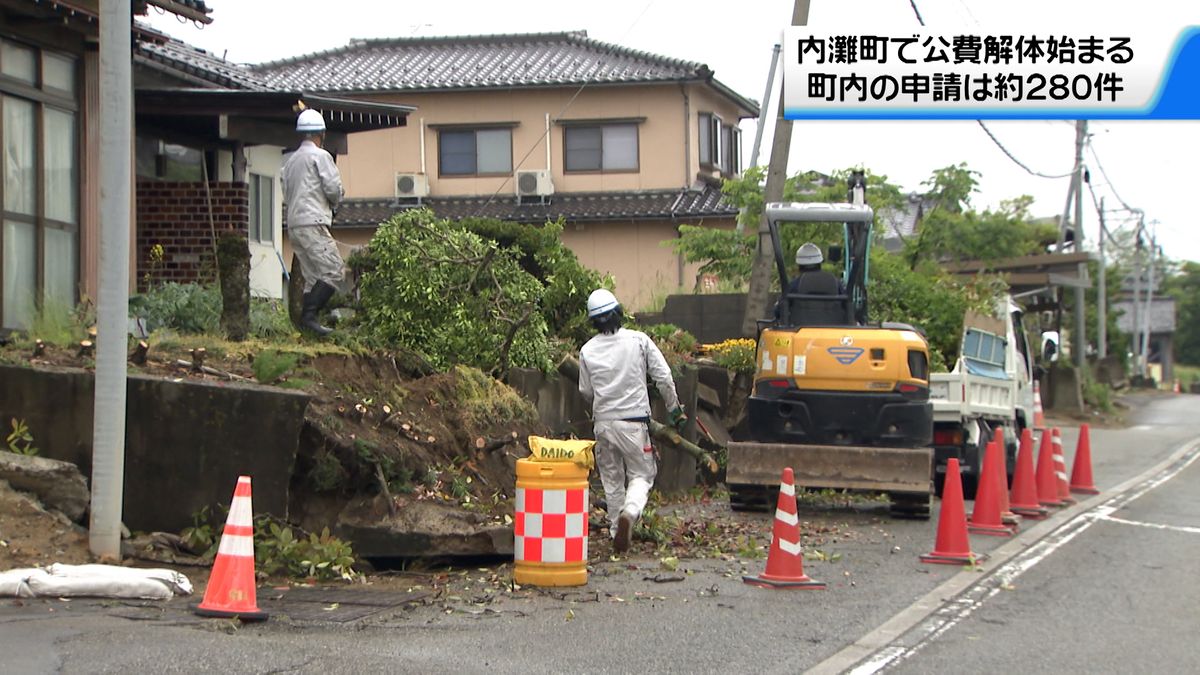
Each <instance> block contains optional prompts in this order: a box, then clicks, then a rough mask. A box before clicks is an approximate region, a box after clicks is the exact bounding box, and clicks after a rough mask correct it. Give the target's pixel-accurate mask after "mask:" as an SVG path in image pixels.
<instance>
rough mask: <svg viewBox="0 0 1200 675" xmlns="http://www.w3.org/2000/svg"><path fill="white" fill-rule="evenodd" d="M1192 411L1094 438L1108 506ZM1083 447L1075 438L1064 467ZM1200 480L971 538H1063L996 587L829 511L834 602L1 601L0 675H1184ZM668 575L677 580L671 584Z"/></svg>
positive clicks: (725, 577) (734, 576)
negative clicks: (320, 607)
mask: <svg viewBox="0 0 1200 675" xmlns="http://www.w3.org/2000/svg"><path fill="white" fill-rule="evenodd" d="M1197 415H1200V397H1191V396H1180V397H1173V398H1171V397H1154V398H1152V399H1150V400H1149V402H1148V403H1147V405H1146V406H1145V407H1144V408H1142V409H1141V410H1140V412H1139V416H1138V417H1137V418H1136V419H1135V424H1137V425H1138V426H1136V427H1133V428H1131V429H1127V430H1122V431H1102V430H1093V432H1092V453H1093V468H1094V471H1095V475H1096V482H1097V485H1098V486H1099V487H1100V488H1101V489H1103V490H1105V491H1106V494H1104V495H1101V496H1100V497H1099V498H1096V504H1100V503H1102V502H1106V501H1109V500H1111V499H1112V498H1113V497H1114V496H1115V495H1114V494H1113V493H1111V489H1112V488H1114V487H1117V486H1119V485H1120V484H1122V483H1124V482H1127V481H1129V480H1130V479H1132V478H1134V477H1135V476H1138V475H1139V474H1141V473H1143V472H1145V471H1147V470H1148V469H1150V468H1151V467H1152V466H1154V465H1156V464H1159V463H1160V462H1163V461H1164V460H1166V459H1167V458H1168V457H1169V456H1171V453H1172V452H1173V451H1177V450H1178V449H1179V447H1180V445H1181V444H1182V443H1183V442H1184V441H1185V440H1188V439H1189V438H1190V437H1191V436H1193V435H1195V433H1196V432H1195V431H1194V427H1193V426H1191V425H1190V424H1189V418H1191V419H1194V418H1196V417H1197ZM1075 438H1076V431H1075V430H1074V429H1069V428H1064V446H1065V447H1066V448H1067V451H1068V456H1070V455H1071V454H1072V453H1073V450H1074V447H1075ZM1198 477H1200V461H1197V462H1196V463H1195V464H1193V465H1191V466H1189V467H1188V468H1186V469H1183V470H1182V471H1181V472H1180V473H1179V474H1178V475H1176V476H1175V477H1173V478H1171V479H1170V480H1167V481H1166V482H1163V483H1161V484H1159V485H1157V486H1155V487H1153V488H1151V489H1148V490H1146V491H1145V492H1144V494H1141V496H1139V497H1137V498H1136V499H1132V500H1127V501H1126V502H1120V503H1117V504H1116V505H1117V506H1118V507H1119V508H1116V509H1113V510H1111V511H1107V512H1105V515H1106V518H1099V517H1091V518H1073V517H1072V518H1068V517H1067V516H1068V515H1069V514H1068V513H1062V514H1059V516H1058V517H1056V518H1057V520H1061V521H1069V522H1077V523H1084V524H1087V527H1086V529H1083V530H1081V531H1079V532H1076V533H1075V534H1074V535H1073V536H1072V537H1071V538H1065V535H1064V534H1062V532H1061V531H1059V532H1058V534H1055V530H1058V529H1059V528H1060V527H1062V526H1063V524H1064V523H1060V522H1057V520H1056V521H1047V522H1044V523H1042V524H1039V525H1036V526H1031V527H1026V528H1025V534H1024V535H1023V537H1022V538H1021V540H1019V541H1009V540H1004V539H998V538H993V537H975V538H973V539H972V546H973V548H975V549H976V550H979V551H984V552H987V551H993V552H996V553H999V552H1002V551H1005V550H1009V549H1011V550H1012V551H1015V552H1017V553H1022V554H1025V555H1028V554H1029V553H1028V552H1029V551H1034V552H1036V551H1037V548H1036V547H1031V546H1030V545H1031V544H1033V543H1034V541H1035V540H1037V539H1042V540H1043V542H1046V541H1051V540H1054V541H1056V542H1057V541H1058V540H1059V539H1065V540H1064V541H1061V542H1059V543H1058V544H1057V548H1055V549H1054V550H1053V551H1051V552H1049V553H1047V554H1046V555H1044V556H1042V557H1041V558H1039V561H1038V563H1037V564H1035V565H1033V566H1031V567H1027V568H1024V569H1023V571H1022V572H1021V574H1019V575H1017V576H1015V577H1013V578H1011V579H1010V580H1009V581H1008V582H1006V583H1005V584H1004V586H1006V587H1005V588H1002V589H997V588H996V587H992V590H990V591H989V590H988V586H987V584H988V583H993V584H994V583H995V579H996V573H997V572H998V571H1002V568H1003V566H1004V564H1005V562H1004V561H1005V559H1006V558H1004V557H999V559H998V561H997V562H996V563H995V564H994V565H993V564H992V563H988V564H986V565H985V566H984V569H983V570H982V571H964V570H962V569H961V568H957V567H948V566H941V565H925V564H922V563H920V562H919V561H918V560H917V555H918V554H920V553H926V552H928V551H929V550H930V549H931V548H932V544H933V535H934V528H935V522H936V521H930V522H912V521H891V520H888V519H887V518H884V517H880V516H879V515H877V514H873V513H858V512H853V511H846V512H842V513H838V514H836V515H835V516H834V517H836V518H838V519H840V520H842V521H843V522H844V523H845V524H846V525H848V526H849V527H848V528H847V529H849V530H853V531H854V532H856V533H858V535H857V536H855V537H851V538H847V539H845V540H838V541H832V542H828V543H827V544H826V545H825V547H824V549H823V550H824V552H825V553H827V554H829V555H830V556H832V555H833V554H840V556H839V558H838V560H837V561H836V562H826V561H810V562H806V563H805V571H806V572H807V573H808V574H809V575H810V576H812V577H814V578H816V579H819V580H822V581H826V582H827V583H828V585H829V587H828V589H826V590H823V591H769V590H764V589H759V588H756V587H752V586H748V585H746V584H744V583H742V581H741V575H742V574H743V573H751V574H754V573H759V572H761V571H762V568H763V561H761V560H758V561H755V560H746V559H738V558H733V557H731V558H730V559H728V560H683V561H681V562H680V568H679V570H678V571H677V572H676V573H668V572H666V571H664V570H663V569H662V567H661V565H660V564H659V562H658V561H657V560H656V559H654V558H650V557H641V558H634V559H632V560H628V561H620V562H610V561H598V562H597V563H596V564H595V565H594V566H593V571H592V574H591V577H590V579H589V583H588V585H587V586H585V587H582V588H579V589H559V590H546V591H542V592H538V593H534V594H529V593H522V594H515V595H513V596H512V597H507V598H504V599H502V600H500V601H497V602H494V603H491V604H489V605H487V606H486V607H476V606H473V605H470V604H462V605H458V606H437V605H435V606H425V607H417V608H413V609H399V610H396V611H390V612H382V613H378V614H375V615H372V616H370V617H368V618H365V619H362V620H357V621H351V622H346V623H333V622H321V621H320V620H319V619H318V620H300V619H289V618H288V617H287V616H284V615H277V616H275V617H273V618H272V620H271V621H269V622H267V623H264V624H248V625H244V626H241V627H235V626H234V625H232V624H230V623H229V622H227V621H222V620H215V621H214V620H201V619H199V618H197V617H195V616H194V615H192V613H191V612H190V611H189V610H188V603H187V602H185V601H184V600H182V599H178V600H173V601H171V602H169V603H165V604H163V605H152V606H145V605H144V604H142V603H119V602H111V601H109V602H97V601H75V602H61V601H57V600H49V601H46V600H37V601H23V602H21V603H19V604H18V603H14V602H13V601H10V600H2V601H0V670H2V671H3V672H13V673H25V672H31V673H40V672H65V673H76V672H86V673H106V672H114V673H115V672H145V671H155V672H204V671H215V670H224V671H231V672H261V673H266V672H302V673H318V672H319V673H351V672H354V673H362V672H384V671H386V672H435V673H441V672H447V673H449V672H455V673H464V672H465V673H475V672H480V673H482V672H489V673H492V672H497V673H521V674H522V675H528V673H530V672H584V673H590V672H620V673H630V672H739V671H740V672H766V673H770V672H780V673H783V672H787V673H794V672H800V671H804V670H807V669H809V668H812V667H814V666H818V667H822V666H823V667H824V668H826V669H829V668H830V667H831V664H840V665H838V667H837V668H835V669H834V670H833V672H837V671H838V670H842V669H847V668H849V667H852V666H854V665H855V663H856V662H858V657H860V656H861V657H863V658H865V661H862V663H866V664H868V667H869V668H870V669H879V668H883V667H888V668H892V669H896V670H901V671H903V672H942V671H945V672H962V671H964V670H967V669H971V670H976V671H981V672H989V671H996V670H1000V669H1002V668H1003V669H1009V668H1012V669H1014V670H1015V669H1019V668H1023V669H1025V670H1028V671H1030V672H1039V671H1046V670H1057V671H1068V672H1069V671H1078V672H1083V671H1087V672H1107V671H1108V670H1111V671H1112V672H1116V671H1118V670H1121V671H1128V670H1130V665H1131V664H1133V663H1136V664H1138V665H1140V666H1141V667H1142V668H1147V667H1148V668H1149V669H1150V670H1152V671H1154V672H1168V671H1175V672H1177V671H1181V670H1192V669H1194V667H1195V666H1194V664H1195V663H1196V662H1197V658H1196V657H1197V656H1198V654H1197V652H1196V651H1195V650H1196V647H1195V646H1194V644H1195V640H1194V637H1193V636H1194V635H1195V634H1196V628H1197V616H1198V610H1196V609H1195V608H1196V607H1197V602H1196V601H1197V600H1200V597H1198V594H1197V590H1196V589H1197V587H1196V585H1195V584H1194V583H1190V580H1189V579H1188V578H1187V575H1188V574H1189V572H1192V571H1194V569H1195V563H1194V561H1195V559H1196V558H1197V553H1200V536H1198V535H1197V534H1196V533H1195V532H1193V531H1192V530H1188V529H1186V528H1196V527H1197V526H1200V500H1198V499H1197V497H1196V496H1195V494H1194V491H1189V490H1188V487H1187V486H1188V481H1190V480H1195V479H1197V478H1198ZM1134 487H1135V488H1141V487H1145V486H1144V485H1140V484H1139V485H1138V486H1134ZM1135 491H1136V490H1135ZM1125 494H1126V496H1128V494H1132V493H1125ZM1091 504H1092V502H1090V501H1089V502H1084V503H1081V504H1079V505H1078V506H1077V507H1076V510H1077V511H1078V512H1079V513H1083V512H1084V511H1085V510H1087V509H1088V508H1089V505H1091ZM1089 512H1091V511H1089ZM1072 513H1074V512H1072ZM805 517H806V516H805V514H802V515H801V519H802V520H804V519H805ZM935 517H936V514H935ZM763 518H764V529H766V528H767V527H769V517H768V516H765V515H764V516H763ZM814 518H815V516H814ZM1118 518H1119V519H1122V520H1124V521H1133V522H1137V523H1149V524H1153V525H1170V526H1175V527H1176V528H1177V529H1169V528H1157V527H1151V526H1149V525H1137V524H1128V523H1125V522H1121V521H1118V520H1115V519H1118ZM1075 527H1080V525H1079V524H1077V525H1076V526H1075ZM1178 528H1183V529H1178ZM1046 535H1051V536H1046ZM1044 545H1045V544H1044V543H1042V544H1038V546H1044ZM1014 560H1015V559H1014ZM675 576H680V577H682V580H680V581H670V582H668V583H660V581H662V580H663V579H664V578H665V577H672V578H673V577H675ZM656 577H657V578H658V580H659V581H655V578H656ZM919 600H920V601H922V603H921V604H919V605H918V606H917V607H914V606H913V603H914V602H916V601H919ZM976 600H978V601H979V602H978V604H977V605H971V604H970V603H973V602H975V601H976ZM192 601H193V602H194V601H195V600H194V599H193V600H192ZM967 606H970V607H971V611H970V612H968V613H967V614H966V616H963V617H958V618H957V619H956V620H955V621H953V622H952V623H951V622H948V621H944V622H943V626H944V628H943V629H941V630H940V631H939V632H937V633H936V634H935V635H933V634H932V633H931V632H930V631H928V630H924V629H925V627H927V626H928V625H929V623H928V622H929V621H930V620H933V618H936V617H938V616H939V614H938V610H939V609H940V610H941V614H940V616H943V617H945V616H948V615H953V614H954V612H953V611H951V612H947V611H946V610H947V607H949V608H950V609H951V610H953V609H956V608H958V609H961V608H963V607H967ZM926 615H929V617H932V618H923V617H925V616H926ZM905 617H907V619H908V624H909V628H910V629H909V630H907V632H905V633H903V634H900V633H898V634H896V635H891V634H889V632H888V630H878V629H879V628H880V627H881V626H884V627H885V628H886V627H888V626H894V625H896V622H897V620H898V619H900V618H905ZM889 622H891V623H889ZM923 630H924V632H922V631H923ZM931 635H932V637H931ZM881 636H882V637H881ZM867 638H872V639H871V640H867ZM860 640H863V644H868V643H869V644H870V645H871V648H870V649H868V650H866V651H862V653H860V654H856V655H855V658H854V660H848V659H847V657H846V654H847V650H846V648H847V647H848V646H849V647H851V650H850V651H852V650H853V645H852V643H855V642H856V641H860ZM877 648H882V649H883V651H879V650H878V649H877ZM880 654H885V655H887V658H885V659H881V658H880V656H879V655H880ZM839 657H840V660H839ZM829 659H833V660H832V661H830V660H829ZM1187 665H1191V667H1190V668H1188V667H1186V666H1187Z"/></svg>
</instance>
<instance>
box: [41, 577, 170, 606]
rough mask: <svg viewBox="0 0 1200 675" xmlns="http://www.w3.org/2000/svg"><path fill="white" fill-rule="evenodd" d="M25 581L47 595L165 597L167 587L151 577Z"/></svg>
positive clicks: (55, 596)
mask: <svg viewBox="0 0 1200 675" xmlns="http://www.w3.org/2000/svg"><path fill="white" fill-rule="evenodd" d="M28 584H29V587H30V588H31V589H33V592H34V594H35V595H37V596H39V597H47V598H81V597H99V598H128V599H139V600H166V599H168V598H170V597H171V595H172V593H171V589H170V588H167V585H166V584H164V583H162V582H161V581H157V580H155V579H113V578H110V577H102V576H92V577H57V576H54V575H52V574H47V575H46V576H44V577H41V576H32V577H30V578H29V579H28Z"/></svg>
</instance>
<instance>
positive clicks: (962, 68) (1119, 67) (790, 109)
mask: <svg viewBox="0 0 1200 675" xmlns="http://www.w3.org/2000/svg"><path fill="white" fill-rule="evenodd" d="M783 44H784V49H783V58H784V81H783V82H784V91H783V93H784V107H785V116H786V117H787V119H790V120H803V119H1072V120H1073V119H1094V120H1095V119H1200V26H1184V27H1178V26H1167V25H1154V24H1151V23H1146V24H1142V25H1138V26H1136V27H1130V28H1116V29H1105V30H1102V31H1097V30H1067V31H1053V32H1047V31H1038V30H1028V31H983V30H976V31H975V32H967V31H954V32H933V31H924V30H922V31H919V32H913V31H904V32H899V31H893V32H891V33H888V32H877V31H876V32H872V31H870V30H861V29H856V30H848V31H836V32H831V31H815V30H812V29H811V28H808V27H804V26H793V27H788V28H786V29H785V30H784V42H783Z"/></svg>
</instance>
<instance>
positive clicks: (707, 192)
mask: <svg viewBox="0 0 1200 675" xmlns="http://www.w3.org/2000/svg"><path fill="white" fill-rule="evenodd" d="M424 205H425V206H428V207H429V208H430V209H432V210H433V212H434V213H435V214H437V215H438V216H439V217H442V218H449V219H452V220H457V219H460V218H470V217H481V218H497V219H499V220H511V221H516V222H520V223H544V222H546V221H547V220H557V219H558V218H563V219H564V220H566V221H568V222H586V221H603V220H646V219H660V218H678V219H687V218H706V217H730V218H731V217H734V216H736V215H737V209H736V208H734V207H732V206H730V205H729V204H727V203H725V202H724V201H723V200H722V199H721V191H720V190H717V189H714V188H712V187H707V186H706V187H704V188H703V189H701V190H699V191H694V190H653V191H647V192H586V193H575V194H556V195H554V196H553V197H551V198H550V201H548V202H547V203H544V204H543V203H540V202H534V203H521V204H518V203H517V201H516V198H515V197H513V196H512V195H510V194H504V195H497V196H496V197H494V198H492V199H489V198H487V197H432V198H427V199H425V201H424ZM412 207H413V204H404V205H398V204H397V203H396V202H395V201H394V200H392V199H348V200H346V201H345V202H343V204H342V206H341V207H340V208H339V209H338V213H337V216H336V217H335V218H334V220H333V227H334V228H335V229H336V228H340V227H374V226H375V225H378V224H379V223H382V222H383V221H385V220H387V219H388V218H390V217H391V216H392V215H393V214H395V213H397V212H399V211H401V210H404V209H407V208H412Z"/></svg>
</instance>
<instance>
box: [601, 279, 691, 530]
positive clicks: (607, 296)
mask: <svg viewBox="0 0 1200 675" xmlns="http://www.w3.org/2000/svg"><path fill="white" fill-rule="evenodd" d="M587 310H588V318H589V319H591V321H592V325H593V326H595V327H596V330H598V331H600V332H599V334H598V335H596V336H595V337H593V338H592V339H591V340H588V342H587V344H585V345H584V346H583V348H582V349H580V350H579V393H580V394H581V395H582V396H583V400H584V401H585V402H586V403H587V404H588V406H590V407H591V409H592V420H593V431H594V432H595V436H596V466H597V467H598V468H599V470H600V481H601V483H603V485H604V495H605V499H606V500H607V502H608V520H609V523H610V529H611V532H612V535H613V550H615V551H616V552H618V553H623V552H625V551H626V550H628V549H629V543H630V539H631V537H632V535H633V527H634V525H636V524H637V521H638V519H639V518H640V517H641V515H642V509H644V508H645V507H646V499H647V497H648V496H649V494H650V487H651V486H652V485H653V484H654V477H655V475H656V474H657V473H658V465H657V464H656V460H655V457H654V448H653V447H652V446H651V445H650V427H649V424H650V396H649V393H648V391H647V389H646V376H647V375H649V376H650V378H651V379H653V380H654V384H655V386H656V387H657V388H658V392H659V393H660V394H662V397H663V401H664V402H665V403H666V406H667V410H669V411H670V415H671V424H672V425H673V426H675V427H676V428H677V429H682V428H683V425H684V423H685V422H686V421H687V416H686V415H685V414H684V412H683V408H682V407H681V406H680V404H679V395H678V394H677V393H676V392H675V381H674V380H673V379H672V378H671V369H670V367H669V366H667V360H666V359H665V358H663V354H662V352H661V351H659V349H658V346H657V345H655V344H654V341H653V340H651V339H650V337H649V336H648V335H646V334H645V333H643V332H641V331H636V330H629V329H626V328H622V327H621V319H622V318H623V316H624V315H623V313H622V311H621V305H620V303H618V302H617V298H616V296H614V295H613V294H612V293H611V292H610V291H608V290H606V289H603V288H601V289H598V290H596V291H593V292H592V294H591V295H590V296H589V297H588V302H587Z"/></svg>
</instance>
